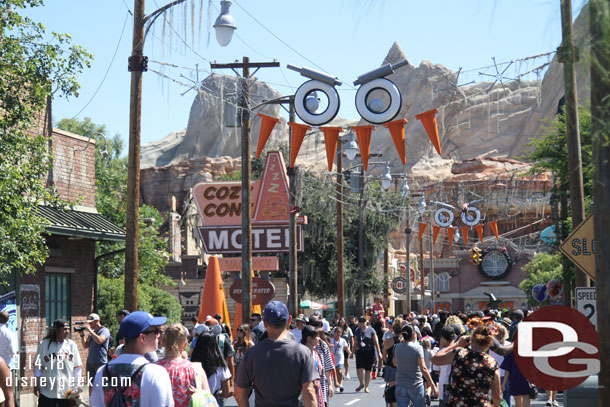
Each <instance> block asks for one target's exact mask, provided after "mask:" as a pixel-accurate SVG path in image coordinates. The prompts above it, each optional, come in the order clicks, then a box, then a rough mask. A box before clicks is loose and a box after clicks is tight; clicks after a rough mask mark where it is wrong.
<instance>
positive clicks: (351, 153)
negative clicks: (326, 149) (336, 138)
mask: <svg viewBox="0 0 610 407" xmlns="http://www.w3.org/2000/svg"><path fill="white" fill-rule="evenodd" d="M343 152H345V156H346V157H347V159H348V160H350V161H352V160H353V159H354V158H356V154H358V144H356V141H355V140H354V133H349V134H348V136H347V143H345V147H343Z"/></svg>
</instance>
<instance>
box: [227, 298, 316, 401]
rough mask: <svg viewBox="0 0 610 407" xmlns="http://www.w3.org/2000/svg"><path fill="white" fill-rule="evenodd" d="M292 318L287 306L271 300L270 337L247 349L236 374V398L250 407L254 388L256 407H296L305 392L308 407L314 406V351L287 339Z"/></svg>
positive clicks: (268, 312)
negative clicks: (249, 403) (249, 401)
mask: <svg viewBox="0 0 610 407" xmlns="http://www.w3.org/2000/svg"><path fill="white" fill-rule="evenodd" d="M291 321H292V317H291V316H290V314H289V313H288V308H286V305H285V304H284V303H282V302H280V301H271V302H270V303H269V304H267V306H266V307H265V309H264V311H263V322H264V324H265V328H267V333H268V335H269V336H268V338H267V339H264V340H262V341H260V342H258V343H257V344H256V346H254V347H252V348H250V349H248V351H247V352H246V354H245V355H244V358H243V359H242V361H241V363H240V364H239V368H238V370H237V373H236V375H235V399H236V400H237V405H238V406H239V407H248V398H249V396H250V392H251V391H252V388H254V390H255V394H256V398H255V400H256V401H255V406H256V407H280V406H282V407H283V406H291V407H296V406H298V404H299V401H298V399H299V395H300V394H301V392H302V393H303V402H304V404H305V406H306V407H315V406H316V405H317V403H316V393H315V390H314V381H315V380H317V379H318V378H319V376H318V373H317V371H316V369H315V364H314V359H313V355H312V353H311V351H310V350H309V349H307V347H305V346H304V345H301V344H300V343H297V342H295V341H294V340H291V339H288V338H287V332H288V331H287V329H288V327H289V326H290V322H291Z"/></svg>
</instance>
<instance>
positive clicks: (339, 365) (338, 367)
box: [335, 363, 345, 370]
mask: <svg viewBox="0 0 610 407" xmlns="http://www.w3.org/2000/svg"><path fill="white" fill-rule="evenodd" d="M335 367H336V368H337V369H341V370H345V366H343V363H340V364H338V365H335Z"/></svg>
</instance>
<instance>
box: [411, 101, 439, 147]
mask: <svg viewBox="0 0 610 407" xmlns="http://www.w3.org/2000/svg"><path fill="white" fill-rule="evenodd" d="M437 113H438V109H432V110H428V111H427V112H423V113H420V114H416V115H415V118H416V119H418V120H421V123H422V124H423V125H424V129H426V133H428V137H430V141H431V142H432V145H433V146H434V148H435V149H436V152H437V153H438V155H442V154H441V140H440V138H439V136H438V126H437V124H436V114H437Z"/></svg>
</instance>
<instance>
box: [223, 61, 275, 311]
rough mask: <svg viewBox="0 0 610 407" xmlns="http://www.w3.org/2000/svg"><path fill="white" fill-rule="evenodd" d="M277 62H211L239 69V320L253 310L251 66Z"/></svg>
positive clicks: (271, 65)
mask: <svg viewBox="0 0 610 407" xmlns="http://www.w3.org/2000/svg"><path fill="white" fill-rule="evenodd" d="M279 66H280V64H279V62H252V63H251V62H250V58H248V57H243V62H241V63H239V62H235V63H232V64H216V63H214V64H211V68H212V69H227V68H228V69H232V70H233V71H234V72H235V73H237V74H238V75H239V73H238V72H237V71H236V69H242V87H241V88H242V95H241V99H240V107H241V112H242V113H241V301H242V302H241V306H242V321H248V320H249V319H250V314H251V313H252V208H251V205H250V202H251V199H250V179H251V178H252V177H251V174H250V173H251V168H252V165H251V159H250V68H257V69H256V71H254V73H256V72H257V71H258V70H259V69H260V68H271V67H273V68H276V67H279Z"/></svg>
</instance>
